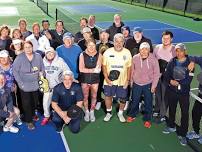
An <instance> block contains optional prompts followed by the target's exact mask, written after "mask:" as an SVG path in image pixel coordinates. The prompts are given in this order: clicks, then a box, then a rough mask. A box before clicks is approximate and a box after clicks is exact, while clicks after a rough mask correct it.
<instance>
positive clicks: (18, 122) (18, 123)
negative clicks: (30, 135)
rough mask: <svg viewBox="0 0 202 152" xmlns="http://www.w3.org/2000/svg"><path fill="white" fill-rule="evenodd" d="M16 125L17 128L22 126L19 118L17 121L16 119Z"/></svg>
mask: <svg viewBox="0 0 202 152" xmlns="http://www.w3.org/2000/svg"><path fill="white" fill-rule="evenodd" d="M16 124H17V125H18V126H20V125H22V121H21V119H20V118H17V119H16Z"/></svg>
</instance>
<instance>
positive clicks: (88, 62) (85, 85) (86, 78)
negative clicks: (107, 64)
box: [79, 39, 102, 122]
mask: <svg viewBox="0 0 202 152" xmlns="http://www.w3.org/2000/svg"><path fill="white" fill-rule="evenodd" d="M86 46H87V49H86V50H85V52H83V53H81V55H80V58H79V71H80V82H81V87H82V90H83V94H84V108H85V117H84V120H85V121H86V122H89V121H91V122H94V121H95V115H94V109H95V106H96V100H97V91H98V85H99V80H100V78H99V77H100V74H99V73H100V71H101V63H102V55H101V54H99V53H98V52H97V50H96V44H95V40H94V39H89V40H87V41H86ZM90 92H91V107H90V112H89V108H88V96H89V93H90Z"/></svg>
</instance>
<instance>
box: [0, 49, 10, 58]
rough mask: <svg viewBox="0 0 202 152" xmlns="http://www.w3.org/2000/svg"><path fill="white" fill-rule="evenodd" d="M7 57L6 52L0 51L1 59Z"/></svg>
mask: <svg viewBox="0 0 202 152" xmlns="http://www.w3.org/2000/svg"><path fill="white" fill-rule="evenodd" d="M8 56H9V54H8V51H6V50H2V51H0V57H1V58H7V57H8Z"/></svg>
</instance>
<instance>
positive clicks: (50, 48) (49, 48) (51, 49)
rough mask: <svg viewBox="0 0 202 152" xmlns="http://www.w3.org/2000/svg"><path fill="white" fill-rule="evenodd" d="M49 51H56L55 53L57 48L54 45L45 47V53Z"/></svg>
mask: <svg viewBox="0 0 202 152" xmlns="http://www.w3.org/2000/svg"><path fill="white" fill-rule="evenodd" d="M48 52H54V53H55V50H54V48H52V47H48V48H46V49H45V54H46V53H48Z"/></svg>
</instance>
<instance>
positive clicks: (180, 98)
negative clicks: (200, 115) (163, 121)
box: [163, 43, 193, 146]
mask: <svg viewBox="0 0 202 152" xmlns="http://www.w3.org/2000/svg"><path fill="white" fill-rule="evenodd" d="M175 50H176V57H175V58H173V59H172V60H171V61H170V62H169V63H168V65H167V68H166V72H165V75H164V77H165V81H166V82H167V83H169V85H168V87H167V89H166V94H165V98H167V99H168V107H169V117H168V121H167V127H166V128H165V129H164V130H163V133H164V134H169V133H171V132H175V131H176V132H177V135H178V137H179V140H180V144H181V145H183V146H185V145H187V140H186V134H187V131H188V122H189V121H188V120H189V104H190V103H189V91H190V84H191V81H192V78H193V74H191V73H190V72H189V70H188V68H187V67H188V65H189V64H190V58H189V56H188V55H187V54H186V47H185V45H184V44H182V43H179V44H177V45H176V46H175ZM178 102H179V104H180V109H181V122H180V126H179V127H177V129H176V126H175V115H176V108H177V104H178Z"/></svg>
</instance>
